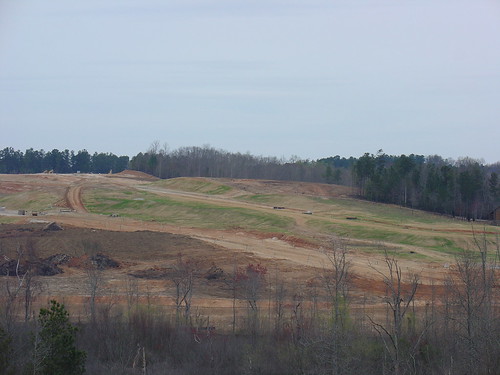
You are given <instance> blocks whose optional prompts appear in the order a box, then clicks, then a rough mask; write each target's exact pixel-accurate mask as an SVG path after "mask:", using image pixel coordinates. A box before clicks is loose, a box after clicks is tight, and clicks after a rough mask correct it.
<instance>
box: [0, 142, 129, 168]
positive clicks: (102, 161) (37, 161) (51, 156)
mask: <svg viewBox="0 0 500 375" xmlns="http://www.w3.org/2000/svg"><path fill="white" fill-rule="evenodd" d="M128 163H129V157H128V156H116V155H114V154H111V153H97V152H96V153H94V154H92V155H91V154H90V153H89V152H88V151H87V150H80V151H78V152H77V153H75V152H74V151H69V150H64V151H59V150H57V149H54V150H52V151H44V150H34V149H32V148H30V149H28V150H26V152H24V153H23V152H21V151H16V150H14V149H13V148H12V147H6V148H4V149H3V150H0V173H41V172H45V171H51V172H54V173H77V172H81V173H109V171H113V172H121V171H123V170H124V169H127V167H128Z"/></svg>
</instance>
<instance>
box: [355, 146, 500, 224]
mask: <svg viewBox="0 0 500 375" xmlns="http://www.w3.org/2000/svg"><path fill="white" fill-rule="evenodd" d="M499 172H500V163H496V164H493V165H489V166H488V165H486V166H485V165H483V164H482V163H481V162H480V161H478V160H474V159H471V158H462V159H459V160H457V161H449V160H444V159H443V158H441V157H439V156H430V157H424V156H422V155H413V154H411V155H408V156H407V155H401V156H389V155H386V154H384V153H383V152H379V153H378V154H377V155H373V154H368V153H365V154H364V155H363V156H362V157H360V158H359V159H357V160H356V162H355V163H354V164H353V169H352V173H353V179H354V182H355V185H356V186H357V188H358V189H359V190H358V191H359V194H360V195H361V196H362V197H364V198H366V199H369V200H372V201H376V202H383V203H393V204H398V205H402V206H405V207H412V208H418V209H422V210H426V211H431V212H438V213H443V214H448V215H451V216H460V217H463V218H466V219H486V218H488V214H489V213H490V212H491V211H492V210H493V209H494V208H496V207H498V205H499V204H500V184H499V182H498V173H499Z"/></svg>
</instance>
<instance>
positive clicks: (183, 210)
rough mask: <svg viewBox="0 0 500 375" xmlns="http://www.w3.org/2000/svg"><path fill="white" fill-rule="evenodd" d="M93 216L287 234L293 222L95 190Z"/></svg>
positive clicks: (90, 201) (88, 202)
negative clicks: (124, 217) (112, 215)
mask: <svg viewBox="0 0 500 375" xmlns="http://www.w3.org/2000/svg"><path fill="white" fill-rule="evenodd" d="M85 206H86V207H87V209H88V210H89V211H90V212H93V213H99V214H107V215H110V214H119V215H121V216H126V217H131V218H135V219H140V220H155V221H158V222H164V223H169V224H177V225H183V226H189V227H196V228H213V229H231V228H241V229H245V230H259V231H263V232H287V231H288V230H290V229H291V228H292V227H293V224H294V221H293V219H290V218H286V217H282V216H279V215H274V214H272V213H266V212H260V211H257V210H252V209H248V208H242V207H231V206H222V205H217V204H213V203H204V202H199V201H194V200H193V201H189V200H183V199H174V198H170V197H165V196H160V195H156V194H153V193H150V192H144V191H142V192H139V191H137V192H134V194H133V195H132V196H131V195H130V194H129V193H127V192H124V191H122V192H117V191H112V190H109V191H106V190H102V189H100V190H94V191H92V192H90V193H89V194H88V195H86V196H85Z"/></svg>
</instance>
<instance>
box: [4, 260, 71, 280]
mask: <svg viewBox="0 0 500 375" xmlns="http://www.w3.org/2000/svg"><path fill="white" fill-rule="evenodd" d="M27 272H30V273H31V274H33V275H36V276H54V275H58V274H60V273H63V270H62V269H60V268H59V267H58V266H57V265H56V264H54V263H51V262H50V261H48V260H47V259H38V260H34V261H22V262H18V261H17V260H15V259H11V260H9V261H7V262H5V263H3V264H2V265H0V273H1V274H3V275H7V276H23V275H25V274H26V273H27Z"/></svg>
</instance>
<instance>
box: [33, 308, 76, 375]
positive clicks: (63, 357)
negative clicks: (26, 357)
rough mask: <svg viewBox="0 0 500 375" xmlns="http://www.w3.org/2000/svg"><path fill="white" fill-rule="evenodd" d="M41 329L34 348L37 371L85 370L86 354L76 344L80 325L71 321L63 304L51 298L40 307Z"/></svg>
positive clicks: (53, 374) (70, 373) (58, 374)
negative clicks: (47, 306) (48, 304)
mask: <svg viewBox="0 0 500 375" xmlns="http://www.w3.org/2000/svg"><path fill="white" fill-rule="evenodd" d="M38 320H39V323H40V333H39V334H38V337H37V339H38V340H37V345H36V350H35V363H36V364H35V365H34V366H35V367H37V368H38V369H37V368H35V373H37V374H42V375H80V374H83V373H84V372H85V358H86V354H85V352H83V351H80V350H78V349H77V348H76V346H75V335H76V331H77V328H76V327H75V326H73V325H72V324H71V323H70V321H69V313H68V312H67V311H66V309H65V307H64V305H63V304H60V303H58V302H56V301H54V300H52V301H50V307H49V308H48V309H45V308H42V309H40V314H39V316H38Z"/></svg>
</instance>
